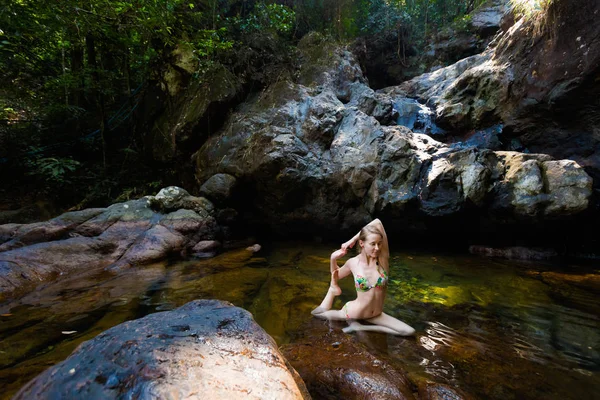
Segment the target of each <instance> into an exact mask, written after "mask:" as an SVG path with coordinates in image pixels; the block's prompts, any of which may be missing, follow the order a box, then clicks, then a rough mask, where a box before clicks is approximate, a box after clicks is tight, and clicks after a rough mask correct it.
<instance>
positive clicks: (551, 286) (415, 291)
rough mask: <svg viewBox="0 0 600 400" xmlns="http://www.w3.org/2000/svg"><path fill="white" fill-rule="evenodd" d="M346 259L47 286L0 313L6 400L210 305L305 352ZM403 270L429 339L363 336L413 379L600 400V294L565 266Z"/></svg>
mask: <svg viewBox="0 0 600 400" xmlns="http://www.w3.org/2000/svg"><path fill="white" fill-rule="evenodd" d="M333 249H334V246H332V245H326V244H314V243H307V242H304V243H299V242H281V243H272V244H268V245H267V246H265V247H264V248H263V250H261V251H260V252H258V253H256V254H252V253H250V252H247V251H244V250H241V251H233V252H228V253H224V254H222V255H220V256H218V257H216V258H212V259H205V260H188V261H181V260H178V261H172V262H162V263H156V264H152V265H148V266H144V267H139V268H132V269H128V270H125V271H122V272H121V273H119V274H118V275H116V276H115V275H111V274H108V273H106V272H98V271H96V272H94V271H90V272H86V273H80V274H78V275H73V276H69V277H65V278H63V279H60V280H59V281H57V282H54V283H49V284H47V285H45V286H43V287H40V288H38V289H37V290H36V291H34V292H32V293H30V294H28V295H26V296H25V297H23V298H20V299H17V300H14V301H11V302H8V303H4V304H2V305H0V315H1V316H0V397H1V398H10V397H11V396H12V395H13V394H14V393H15V392H16V391H17V390H18V389H19V388H20V387H21V386H22V385H24V384H25V383H26V382H27V381H28V380H30V379H32V378H33V377H34V376H36V375H37V374H39V373H40V372H41V371H43V370H44V369H46V368H48V367H49V366H51V365H53V364H55V363H57V362H60V361H61V360H63V359H64V358H66V357H67V356H68V355H69V354H70V353H71V352H72V351H73V350H74V349H75V347H76V346H77V345H78V344H80V343H81V342H82V341H85V340H89V339H91V338H93V337H94V336H96V335H97V334H99V333H100V332H102V331H104V330H106V329H108V328H110V327H112V326H114V325H117V324H119V323H121V322H124V321H127V320H131V319H135V318H140V317H142V316H144V315H147V314H149V313H153V312H158V311H165V310H170V309H173V308H176V307H179V306H181V305H183V304H185V303H187V302H189V301H191V300H193V299H197V298H216V299H221V300H227V301H230V302H232V303H233V304H235V305H237V306H241V307H244V308H245V309H247V310H249V311H250V312H252V313H253V315H254V318H255V319H256V320H257V322H258V323H259V324H260V325H261V326H262V327H263V328H264V329H265V330H266V331H267V332H268V333H269V334H270V335H271V336H273V338H275V340H276V341H277V342H278V344H280V345H282V344H286V343H290V342H293V341H294V338H295V337H298V336H300V335H301V334H302V329H303V324H305V323H307V322H308V321H309V320H310V319H311V318H312V316H311V315H310V310H311V309H312V308H313V307H315V305H317V304H318V303H319V302H320V300H321V299H322V296H323V295H324V294H325V292H326V290H327V287H328V281H327V279H328V277H329V262H328V257H329V254H330V252H331V251H332V250H333ZM390 268H391V284H390V287H389V290H388V295H387V301H386V307H385V309H386V312H387V313H389V314H392V315H395V316H397V317H398V318H399V319H401V320H403V321H405V322H407V323H408V324H410V325H412V326H413V327H414V328H415V329H416V330H417V335H416V337H414V338H401V337H392V336H388V335H382V334H377V333H366V332H361V333H360V334H354V340H357V341H360V342H363V343H364V344H366V345H367V346H368V347H369V349H370V350H371V351H372V352H373V353H374V354H376V355H378V354H381V355H385V357H386V358H388V359H390V360H392V361H393V362H394V363H396V365H397V367H398V368H401V369H404V370H405V371H406V372H407V373H408V376H409V378H410V379H411V381H413V382H415V383H417V382H419V380H421V379H429V380H434V381H438V382H441V383H446V384H449V385H451V386H454V387H458V388H460V389H462V390H463V391H464V392H466V393H469V394H471V395H473V396H475V397H477V398H489V399H511V398H515V399H517V398H518V399H539V398H544V399H586V398H589V399H592V398H594V396H595V394H596V393H598V392H599V391H600V296H598V294H599V293H598V292H595V291H594V290H595V289H594V288H593V287H592V288H589V287H582V286H581V285H573V284H572V282H571V283H567V282H563V281H560V280H556V279H555V280H551V281H550V280H548V279H546V280H544V279H542V278H541V275H540V274H539V272H540V271H545V270H548V269H554V270H556V269H557V268H559V267H558V266H551V267H550V266H548V265H541V264H535V263H517V262H514V261H505V260H494V259H486V258H481V257H476V256H470V255H456V254H441V253H435V254H434V253H426V252H422V251H419V252H417V251H407V250H402V251H393V250H392V259H391V267H390ZM562 268H563V269H564V271H563V272H567V273H569V274H571V275H573V274H575V275H577V274H584V273H587V274H589V273H594V274H599V273H600V271H598V270H597V269H594V267H590V266H586V267H580V266H574V265H570V266H563V267H562ZM342 288H343V290H344V293H343V295H342V296H340V298H339V299H338V300H337V302H336V306H341V305H342V304H343V303H344V302H345V301H347V300H351V299H353V298H354V296H355V292H354V289H353V285H352V280H351V279H345V280H344V281H342ZM324 323H327V322H324ZM340 324H343V323H336V324H334V328H338V325H340Z"/></svg>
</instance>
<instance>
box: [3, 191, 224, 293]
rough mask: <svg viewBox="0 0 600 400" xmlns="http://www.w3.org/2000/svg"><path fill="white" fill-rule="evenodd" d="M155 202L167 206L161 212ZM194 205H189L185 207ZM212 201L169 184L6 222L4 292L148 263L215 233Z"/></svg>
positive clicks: (4, 228) (188, 246)
mask: <svg viewBox="0 0 600 400" xmlns="http://www.w3.org/2000/svg"><path fill="white" fill-rule="evenodd" d="M151 205H154V206H155V207H157V208H159V209H160V210H162V211H163V212H156V211H154V210H153V209H152V208H151ZM185 207H189V208H185ZM207 207H208V208H209V209H210V208H211V207H212V204H211V203H210V202H209V201H208V200H206V199H203V198H198V197H193V196H190V195H189V194H188V193H187V192H186V191H185V190H183V189H181V188H175V187H169V188H166V189H164V190H161V192H159V194H158V195H157V196H155V197H152V196H147V197H144V198H141V199H138V200H131V201H128V202H125V203H118V204H113V205H111V206H110V207H107V208H105V209H90V210H83V211H78V212H71V213H65V214H63V215H61V216H59V217H56V218H54V219H52V220H50V221H47V222H40V223H34V224H28V225H18V224H9V225H4V226H1V227H0V237H2V238H3V239H4V240H5V242H4V243H3V244H2V245H1V246H0V249H2V250H4V251H2V250H0V298H4V297H6V296H8V295H10V294H11V293H13V292H14V293H16V292H18V291H24V290H27V289H28V288H32V287H34V286H35V285H37V284H39V283H41V282H44V281H48V280H52V279H55V278H57V277H59V276H61V275H64V274H67V273H72V272H74V271H77V270H80V269H82V268H85V269H89V270H92V269H101V268H105V269H109V270H119V269H122V268H127V267H130V266H132V265H140V264H148V263H150V262H154V261H159V260H161V259H163V258H166V257H168V256H169V255H170V254H173V253H179V252H182V251H184V250H185V249H187V248H192V247H193V246H194V245H195V244H196V243H197V242H199V241H201V240H209V239H211V240H212V239H214V238H215V237H216V236H217V234H218V231H219V227H218V225H217V223H216V221H215V219H214V218H213V217H212V216H211V215H210V211H208V210H207Z"/></svg>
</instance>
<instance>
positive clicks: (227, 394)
mask: <svg viewBox="0 0 600 400" xmlns="http://www.w3.org/2000/svg"><path fill="white" fill-rule="evenodd" d="M83 397H85V398H98V399H116V398H145V399H154V398H156V399H164V398H186V399H207V398H210V399H227V400H229V399H233V398H247V399H261V400H262V399H310V395H309V394H308V392H307V390H306V387H305V386H304V383H303V382H302V379H300V377H299V376H298V374H297V373H296V372H295V370H294V369H293V368H291V367H290V366H289V365H288V364H287V362H286V360H285V359H284V358H283V356H282V355H281V354H280V353H279V351H278V349H277V345H276V344H275V341H274V340H273V339H272V338H271V337H270V336H269V335H268V334H267V333H266V332H265V331H264V330H263V329H262V328H261V327H260V326H259V325H258V324H257V323H256V322H254V320H253V319H252V315H251V314H250V313H249V312H247V311H245V310H243V309H241V308H238V307H234V306H232V305H231V303H227V302H222V301H218V300H197V301H193V302H191V303H188V304H186V305H184V306H183V307H180V308H178V309H176V310H173V311H169V312H163V313H156V314H151V315H149V316H146V317H144V318H141V319H138V320H134V321H129V322H125V323H123V324H120V325H117V326H115V327H114V328H111V329H109V330H108V331H105V332H103V333H101V334H100V335H98V336H97V337H96V338H94V339H92V340H90V341H88V342H85V343H83V344H82V345H80V346H79V347H78V348H77V350H75V351H74V352H73V354H71V355H70V356H69V357H68V358H67V359H66V360H65V361H63V362H61V363H60V364H58V365H55V366H54V367H52V368H50V369H48V370H46V371H45V372H44V373H42V374H40V375H39V376H38V377H37V378H35V379H33V380H32V381H31V382H29V383H28V384H27V385H25V387H23V388H22V389H21V391H19V393H18V394H17V395H16V396H15V399H31V398H83Z"/></svg>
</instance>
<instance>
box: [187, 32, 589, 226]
mask: <svg viewBox="0 0 600 400" xmlns="http://www.w3.org/2000/svg"><path fill="white" fill-rule="evenodd" d="M307 41H310V40H308V39H307ZM323 46H325V45H324V44H323ZM326 47H327V48H326V49H323V48H319V49H312V50H307V49H304V50H303V51H304V52H305V53H310V54H309V56H307V57H309V59H310V65H307V66H303V68H307V69H306V70H303V71H301V72H300V76H301V77H300V78H299V81H298V83H294V82H281V83H279V84H278V85H274V86H272V87H270V88H268V89H267V90H266V91H265V93H264V95H263V96H261V97H260V98H257V99H255V100H254V101H250V102H249V103H247V104H246V106H245V107H243V108H241V109H239V110H238V111H236V112H235V113H233V114H232V115H231V117H230V118H229V120H228V121H227V122H226V123H225V126H224V128H223V130H222V131H221V132H220V133H219V134H216V135H214V136H213V137H211V138H210V139H208V141H207V142H206V143H205V144H204V145H203V146H202V147H201V148H200V149H199V150H198V152H196V153H195V155H194V160H195V163H196V176H197V179H198V181H199V182H205V181H206V180H207V179H210V178H211V177H212V176H215V175H218V174H229V175H232V176H235V177H237V179H238V180H239V181H240V182H242V181H243V182H244V185H240V188H239V196H240V197H241V198H248V199H252V200H251V201H252V204H250V205H248V209H249V210H251V211H250V212H248V213H245V214H244V216H243V218H244V221H243V222H245V223H246V224H250V225H259V224H260V225H264V224H266V225H268V228H270V229H271V230H273V231H275V232H278V233H282V234H283V233H285V234H289V233H290V232H294V233H301V232H311V233H314V231H315V229H323V230H324V233H331V232H328V230H329V231H331V230H332V227H334V226H335V232H336V233H337V232H338V231H339V230H340V229H342V230H354V229H357V227H360V226H362V225H364V224H365V223H367V222H368V221H369V220H371V219H372V216H373V215H378V216H382V217H385V218H388V217H389V218H392V219H394V220H395V221H397V222H398V223H397V224H394V225H395V226H398V227H399V229H402V230H404V229H406V230H417V231H418V230H419V229H422V228H421V226H420V225H419V224H416V223H415V224H411V223H406V222H410V219H411V217H412V215H414V214H418V215H425V216H427V217H435V218H437V217H444V218H445V217H450V216H458V215H465V214H467V213H470V215H469V217H471V218H472V219H473V220H476V219H477V218H487V219H488V220H493V221H494V223H496V224H502V223H505V221H508V222H510V221H513V220H521V219H524V220H529V221H531V222H535V221H537V220H538V219H540V218H563V217H565V216H571V215H576V214H578V213H580V212H581V211H583V210H585V209H587V208H588V205H589V199H590V197H591V186H590V183H591V178H590V177H589V176H588V175H587V174H586V172H585V171H584V170H583V169H582V168H581V167H580V166H579V165H578V164H576V163H570V162H568V161H564V160H553V159H552V157H549V156H546V155H542V154H538V155H523V154H521V153H516V152H500V151H490V150H489V149H486V148H477V146H470V145H464V146H448V145H445V144H444V143H441V142H439V141H437V140H434V139H432V138H431V137H429V136H427V135H424V134H419V133H414V132H412V131H410V130H409V129H407V128H405V127H400V126H383V125H381V123H380V122H379V121H378V120H377V118H376V117H377V116H376V115H375V111H374V110H375V109H376V108H377V107H379V106H377V105H376V104H375V103H377V101H376V100H377V98H378V97H377V96H378V95H380V96H381V99H382V100H381V101H382V103H379V104H380V106H381V107H383V108H385V107H387V105H389V104H391V103H388V100H389V99H390V98H393V97H394V96H395V95H397V94H399V93H404V96H406V95H407V93H408V92H412V93H413V94H418V96H421V97H422V98H423V99H429V100H430V102H431V98H433V97H435V98H437V97H436V96H438V95H439V94H440V93H442V92H444V91H447V90H454V91H463V90H468V89H467V88H468V87H469V86H468V85H466V86H464V85H463V83H460V82H461V79H471V78H472V79H476V78H475V76H474V74H485V73H488V72H490V71H491V73H496V72H498V71H499V72H498V73H501V74H505V72H506V71H500V69H487V67H484V66H483V65H484V64H485V63H487V64H485V65H488V66H490V68H491V67H492V61H491V59H490V56H489V55H482V56H474V57H471V58H469V59H465V60H462V61H461V62H459V63H457V65H456V66H455V67H454V68H453V69H446V70H440V71H436V72H434V73H432V74H429V75H427V76H423V77H422V79H420V80H419V81H418V85H416V86H418V87H416V86H415V87H411V83H410V82H409V83H407V84H406V85H403V86H401V87H400V88H393V89H390V90H387V91H381V92H377V93H373V92H372V91H371V90H370V89H369V88H368V87H367V86H366V82H365V79H364V77H363V76H362V75H361V72H360V68H358V67H357V62H356V60H355V59H354V57H353V56H352V54H350V53H349V52H348V51H347V50H346V49H344V48H339V47H335V46H332V45H331V44H328V45H326ZM325 50H326V51H325ZM311 51H312V52H311ZM494 68H495V67H494ZM502 68H507V67H506V65H504V66H502ZM469 71H470V72H469ZM304 73H306V74H307V76H304V75H303V74H304ZM465 74H466V75H465ZM469 74H471V78H467V76H468V75H469ZM308 75H309V76H310V77H312V79H313V80H312V81H309V80H308ZM477 82H479V84H481V85H484V86H485V85H488V84H489V85H491V86H494V85H496V86H498V87H499V88H498V90H496V89H494V90H492V89H491V88H490V90H489V92H490V95H489V96H488V94H487V92H486V90H487V89H486V90H483V91H482V92H481V93H480V94H481V98H476V99H474V100H473V101H472V102H471V103H468V102H457V103H456V104H454V103H452V102H453V101H454V100H448V101H447V100H444V99H441V98H440V99H439V100H440V101H444V102H446V103H444V104H446V105H448V107H447V110H448V112H450V111H451V110H452V109H454V111H457V114H455V116H454V117H453V118H456V119H457V121H458V120H464V121H472V118H471V117H473V116H474V117H475V119H481V120H490V121H492V120H494V118H492V114H494V112H495V110H496V108H497V105H498V104H499V102H502V101H504V100H503V98H504V97H503V96H505V94H502V90H504V91H506V90H508V89H507V88H506V87H505V85H504V83H502V82H500V81H497V80H493V79H491V80H482V81H479V80H478V81H477ZM413 83H415V82H413ZM491 86H490V87H491ZM494 87H495V86H494ZM484 92H485V93H484ZM459 103H460V104H459ZM480 103H481V104H480ZM440 104H441V103H440ZM454 106H456V107H454ZM381 107H380V108H381ZM460 107H463V108H465V110H463V111H464V112H463V111H460V110H458V108H460ZM467 108H468V109H467ZM436 110H437V111H436V112H438V111H439V107H438V109H436ZM454 111H452V112H454ZM458 111H460V113H458ZM386 113H387V111H386ZM475 114H477V116H476V115H475ZM467 115H469V116H467ZM470 125H472V124H471V122H468V123H465V125H464V126H465V127H466V126H470ZM497 126H499V125H497ZM496 131H497V129H496V130H494V132H496ZM490 140H491V139H490ZM490 143H491V142H490ZM476 144H477V143H476ZM479 144H481V143H479ZM480 147H484V146H480ZM548 163H550V164H548ZM561 176H564V179H562V178H561ZM554 179H556V181H554ZM545 182H548V183H549V184H545ZM473 206H474V207H473ZM474 226H475V225H474ZM473 229H478V227H474V228H473Z"/></svg>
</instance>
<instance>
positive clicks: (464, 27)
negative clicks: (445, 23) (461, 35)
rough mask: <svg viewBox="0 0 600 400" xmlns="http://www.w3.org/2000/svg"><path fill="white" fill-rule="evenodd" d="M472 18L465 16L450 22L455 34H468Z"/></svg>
mask: <svg viewBox="0 0 600 400" xmlns="http://www.w3.org/2000/svg"><path fill="white" fill-rule="evenodd" d="M472 20H473V18H472V17H471V16H470V15H469V14H467V15H462V16H460V17H456V19H454V21H453V22H452V28H453V29H454V30H455V31H457V32H469V31H470V29H471V27H472V22H473V21H472Z"/></svg>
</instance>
